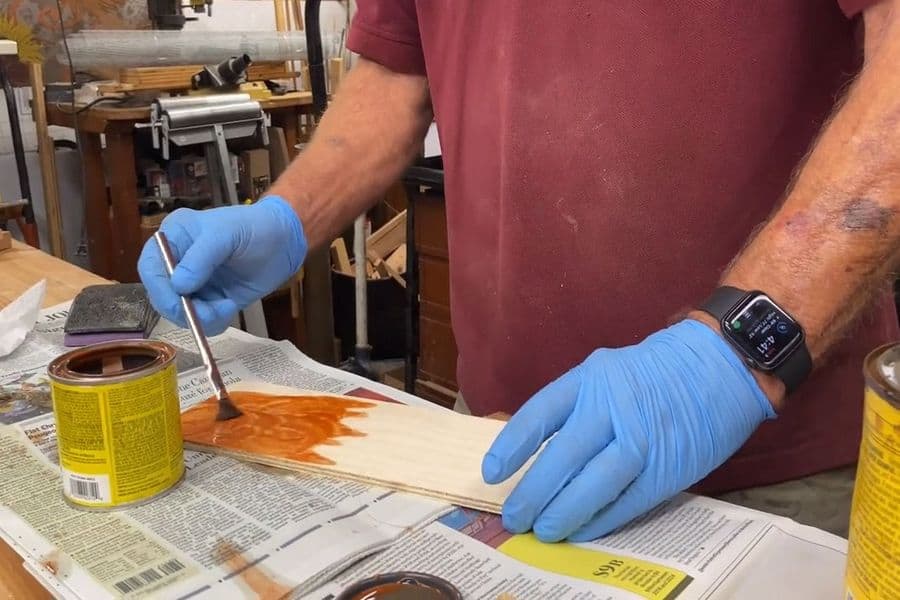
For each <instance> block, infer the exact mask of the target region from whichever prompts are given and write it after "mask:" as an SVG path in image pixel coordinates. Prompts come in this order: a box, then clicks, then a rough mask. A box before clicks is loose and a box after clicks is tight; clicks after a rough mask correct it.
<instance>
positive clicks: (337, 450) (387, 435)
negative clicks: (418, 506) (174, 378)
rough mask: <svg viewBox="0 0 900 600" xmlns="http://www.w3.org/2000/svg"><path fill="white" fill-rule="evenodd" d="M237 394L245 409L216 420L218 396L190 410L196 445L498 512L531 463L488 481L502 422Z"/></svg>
mask: <svg viewBox="0 0 900 600" xmlns="http://www.w3.org/2000/svg"><path fill="white" fill-rule="evenodd" d="M229 393H230V395H231V397H232V400H233V401H234V402H235V404H236V405H237V406H238V408H239V409H240V410H241V411H242V412H243V413H244V415H243V416H241V417H238V418H237V419H232V420H229V421H216V420H215V414H216V410H217V406H216V401H215V399H209V400H207V401H205V402H203V403H201V404H199V405H197V406H195V407H192V408H191V409H188V410H187V411H185V413H184V414H183V415H182V431H183V435H184V439H185V443H186V444H187V445H188V447H192V448H196V449H200V450H204V451H211V452H215V453H219V454H225V455H228V456H232V457H236V458H240V459H243V460H247V461H250V462H256V463H260V464H265V465H270V466H275V467H281V468H285V469H291V470H295V471H304V472H312V473H320V474H327V475H332V476H336V477H340V478H343V479H348V480H352V481H359V482H362V483H366V484H370V485H378V486H382V487H386V488H388V489H394V490H398V491H403V492H411V493H414V494H419V495H422V496H426V497H431V498H436V499H439V500H444V501H449V502H452V503H453V504H456V505H458V506H463V507H467V508H473V509H477V510H483V511H487V512H492V513H497V514H499V513H500V510H501V507H502V505H503V501H504V500H505V499H506V497H507V496H508V494H509V493H510V492H511V491H512V489H513V487H514V486H515V484H516V483H517V482H518V480H519V478H520V477H521V475H522V473H523V472H524V470H525V469H526V468H527V466H528V465H527V464H526V466H525V467H523V468H522V469H521V470H520V471H519V472H518V473H516V474H515V475H513V476H512V477H511V478H510V479H509V480H507V481H505V482H503V483H501V484H498V485H489V484H487V483H485V482H484V480H483V479H482V476H481V460H482V458H483V457H484V454H485V453H486V452H487V450H488V448H489V447H490V445H491V443H492V442H493V440H494V438H495V437H496V436H497V434H498V433H499V432H500V430H501V429H502V428H503V426H504V423H503V422H502V421H500V420H497V419H492V418H482V417H473V416H469V415H462V414H459V413H455V412H453V411H448V410H439V409H431V408H425V407H417V406H407V405H404V404H399V403H396V402H385V401H379V400H368V399H360V398H350V397H345V396H335V395H321V394H312V393H310V392H304V391H300V390H295V389H291V388H285V387H281V386H274V385H271V384H267V383H263V382H242V383H241V384H237V385H235V386H233V387H231V388H229Z"/></svg>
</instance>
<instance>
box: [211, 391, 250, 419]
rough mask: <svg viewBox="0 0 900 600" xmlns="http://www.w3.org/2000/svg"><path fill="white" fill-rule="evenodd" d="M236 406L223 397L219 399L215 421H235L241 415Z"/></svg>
mask: <svg viewBox="0 0 900 600" xmlns="http://www.w3.org/2000/svg"><path fill="white" fill-rule="evenodd" d="M243 414H244V413H242V412H241V411H240V410H239V409H238V407H237V406H235V405H234V404H233V403H232V402H231V398H229V397H228V396H227V395H223V396H221V397H220V398H219V412H218V413H217V414H216V421H228V420H230V419H236V418H238V417H240V416H241V415H243Z"/></svg>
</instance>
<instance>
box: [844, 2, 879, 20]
mask: <svg viewBox="0 0 900 600" xmlns="http://www.w3.org/2000/svg"><path fill="white" fill-rule="evenodd" d="M880 1H881V0H838V6H840V7H841V10H842V11H843V12H844V14H845V15H847V17H848V18H853V17H855V16H857V15H858V14H860V13H861V12H862V11H864V10H865V9H867V8H869V7H870V6H872V5H873V4H878V2H880Z"/></svg>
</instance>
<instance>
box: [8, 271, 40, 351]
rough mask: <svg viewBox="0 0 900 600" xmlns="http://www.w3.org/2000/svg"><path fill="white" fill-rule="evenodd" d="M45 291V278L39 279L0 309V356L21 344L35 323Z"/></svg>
mask: <svg viewBox="0 0 900 600" xmlns="http://www.w3.org/2000/svg"><path fill="white" fill-rule="evenodd" d="M46 292H47V280H46V279H41V280H40V281H39V282H38V283H36V284H34V285H33V286H31V288H29V289H28V291H27V292H25V293H24V294H22V295H21V296H19V297H18V298H16V299H15V300H14V301H13V302H12V303H10V304H9V305H8V306H7V307H6V308H4V309H3V310H0V358H2V357H4V356H7V355H8V354H11V353H12V352H13V350H15V349H16V348H18V347H19V346H21V345H22V342H24V341H25V338H26V337H28V334H29V333H31V330H32V329H34V325H35V323H37V318H38V315H39V314H40V312H41V305H42V304H43V303H44V294H45V293H46Z"/></svg>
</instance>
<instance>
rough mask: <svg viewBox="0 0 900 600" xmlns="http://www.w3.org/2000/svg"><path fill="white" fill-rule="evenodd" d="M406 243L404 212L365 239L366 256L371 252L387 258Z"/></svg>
mask: <svg viewBox="0 0 900 600" xmlns="http://www.w3.org/2000/svg"><path fill="white" fill-rule="evenodd" d="M405 241H406V211H405V210H404V211H403V212H401V213H400V214H398V215H397V216H396V217H394V218H393V219H391V220H390V221H388V222H387V223H385V224H384V225H383V226H382V227H380V228H379V229H378V231H375V232H373V233H372V235H370V236H369V237H368V238H366V255H367V256H368V253H369V252H371V253H372V254H374V255H375V256H379V257H381V258H387V257H388V255H390V253H391V252H393V251H394V250H396V249H397V248H399V247H400V244H402V243H403V242H405Z"/></svg>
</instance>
